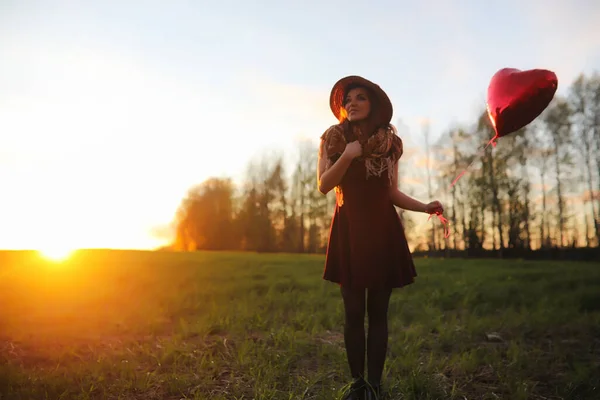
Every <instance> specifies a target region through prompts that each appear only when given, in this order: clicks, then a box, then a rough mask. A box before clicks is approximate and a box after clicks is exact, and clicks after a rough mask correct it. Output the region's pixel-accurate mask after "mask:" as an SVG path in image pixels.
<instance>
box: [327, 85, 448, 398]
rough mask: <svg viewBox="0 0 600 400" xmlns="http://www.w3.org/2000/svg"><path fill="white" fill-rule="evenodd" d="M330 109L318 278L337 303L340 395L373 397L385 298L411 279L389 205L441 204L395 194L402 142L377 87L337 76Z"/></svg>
mask: <svg viewBox="0 0 600 400" xmlns="http://www.w3.org/2000/svg"><path fill="white" fill-rule="evenodd" d="M330 107H331V110H332V111H333V114H334V115H335V117H336V118H337V119H338V121H339V124H337V125H334V126H332V127H330V128H329V129H327V131H325V133H324V134H323V135H322V136H321V145H320V148H319V161H318V185H319V191H320V192H321V193H323V194H327V193H328V192H329V191H330V190H332V189H335V191H336V207H335V212H334V215H333V219H332V222H331V227H330V235H329V243H328V247H327V256H326V262H325V270H324V274H323V279H325V280H328V281H331V282H335V283H338V284H339V285H340V287H341V294H342V299H343V302H344V310H345V323H344V341H345V346H346V354H347V358H348V364H349V366H350V372H351V374H352V378H353V382H352V384H351V386H350V388H351V390H350V391H349V393H348V395H347V396H346V397H345V398H346V399H347V400H351V399H352V400H358V399H378V398H381V397H380V396H381V375H382V372H383V366H384V363H385V358H386V351H387V341H388V328H387V318H388V316H387V310H388V304H389V301H390V295H391V293H392V289H393V288H401V287H403V286H406V285H409V284H411V283H413V282H414V278H415V277H416V275H417V274H416V271H415V266H414V264H413V260H412V255H411V253H410V250H409V248H408V243H407V241H406V237H405V234H404V228H403V226H402V223H401V221H400V218H399V217H398V214H397V213H396V209H395V208H394V206H397V207H400V208H402V209H405V210H411V211H417V212H423V213H429V214H433V213H436V214H441V213H443V207H442V204H441V203H440V202H439V201H433V202H431V203H429V204H423V203H421V202H419V201H417V200H415V199H413V198H411V197H409V196H407V195H405V194H404V193H402V192H400V191H399V190H398V160H399V159H400V157H401V155H402V151H403V148H402V140H401V139H400V138H399V137H398V136H397V134H396V130H395V128H394V127H393V126H392V125H391V124H390V121H391V119H392V112H393V110H392V104H391V102H390V99H389V98H388V96H387V95H386V93H385V92H384V91H383V90H382V89H381V88H380V87H379V86H378V85H376V84H374V83H373V82H370V81H369V80H367V79H364V78H362V77H359V76H348V77H345V78H343V79H341V80H339V81H338V82H337V83H336V84H335V85H334V87H333V89H332V91H331V96H330ZM365 292H366V293H367V296H366V299H365ZM365 309H366V311H367V314H368V318H369V330H368V336H367V340H366V341H365V328H364V317H365ZM365 350H366V353H367V357H366V359H367V370H368V379H365V374H364V367H365V365H364V364H365Z"/></svg>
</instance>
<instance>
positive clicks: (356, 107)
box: [344, 88, 371, 122]
mask: <svg viewBox="0 0 600 400" xmlns="http://www.w3.org/2000/svg"><path fill="white" fill-rule="evenodd" d="M344 108H345V109H346V113H347V114H348V120H349V121H351V122H356V121H360V120H361V119H365V118H367V117H368V116H369V113H370V112H371V101H370V100H369V96H368V93H367V91H366V89H364V88H356V89H352V90H350V91H349V92H348V95H347V96H346V98H345V99H344Z"/></svg>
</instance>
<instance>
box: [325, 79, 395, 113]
mask: <svg viewBox="0 0 600 400" xmlns="http://www.w3.org/2000/svg"><path fill="white" fill-rule="evenodd" d="M350 85H352V86H354V85H359V86H364V87H366V88H369V89H371V91H372V93H373V94H374V95H375V96H376V97H377V103H378V106H379V107H381V108H382V109H381V113H382V116H383V117H384V118H385V123H387V124H389V123H390V121H391V120H392V115H393V113H394V109H393V107H392V102H391V101H390V98H389V97H388V95H387V94H386V93H385V92H384V91H383V89H382V88H381V87H379V85H377V84H375V83H373V82H371V81H370V80H368V79H365V78H363V77H361V76H357V75H350V76H346V77H344V78H342V79H340V80H339V81H337V82H336V83H335V85H333V88H332V89H331V94H330V96H329V107H330V108H331V111H332V112H333V115H335V117H336V118H337V120H338V121H340V122H342V121H343V119H345V113H343V114H342V109H343V108H344V95H345V93H346V90H347V88H348V87H349V86H350ZM342 115H344V117H342Z"/></svg>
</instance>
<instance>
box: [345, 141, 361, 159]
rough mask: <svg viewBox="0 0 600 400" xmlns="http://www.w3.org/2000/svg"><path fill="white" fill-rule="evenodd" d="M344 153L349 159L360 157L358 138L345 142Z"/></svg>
mask: <svg viewBox="0 0 600 400" xmlns="http://www.w3.org/2000/svg"><path fill="white" fill-rule="evenodd" d="M344 154H345V155H346V157H349V158H350V159H351V160H353V159H355V158H356V157H360V156H361V155H362V146H361V144H360V143H359V142H358V140H355V141H353V142H350V143H348V144H346V148H345V149H344Z"/></svg>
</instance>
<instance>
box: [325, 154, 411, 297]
mask: <svg viewBox="0 0 600 400" xmlns="http://www.w3.org/2000/svg"><path fill="white" fill-rule="evenodd" d="M340 188H341V191H342V194H343V204H342V205H341V206H340V205H339V203H338V202H336V208H335V211H334V214H333V218H332V221H331V226H330V232H329V243H328V245H327V254H326V261H325V269H324V273H323V279H325V280H327V281H331V282H335V283H338V284H339V285H340V286H344V287H352V288H357V289H358V288H373V289H378V288H400V287H404V286H406V285H409V284H411V283H413V282H414V278H415V277H416V276H417V272H416V269H415V265H414V262H413V257H412V254H411V253H410V249H409V247H408V242H407V239H406V236H405V233H404V227H403V225H402V222H401V220H400V217H399V216H398V213H397V212H396V209H395V207H394V204H393V203H392V200H391V197H390V195H389V178H388V176H387V173H383V174H382V175H381V176H370V177H369V178H368V179H367V177H366V167H365V163H364V161H362V160H360V159H355V160H354V161H353V162H352V163H351V165H350V166H349V167H348V170H347V172H346V174H345V175H344V177H343V179H342V181H341V183H340ZM336 195H338V194H337V193H336Z"/></svg>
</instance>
